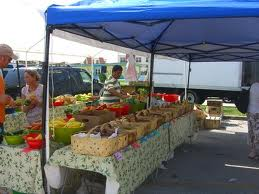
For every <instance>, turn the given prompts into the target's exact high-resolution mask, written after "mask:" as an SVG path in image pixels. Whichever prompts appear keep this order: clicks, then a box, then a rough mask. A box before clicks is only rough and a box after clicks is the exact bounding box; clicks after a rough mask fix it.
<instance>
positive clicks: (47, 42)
mask: <svg viewBox="0 0 259 194" xmlns="http://www.w3.org/2000/svg"><path fill="white" fill-rule="evenodd" d="M51 33H52V30H51V28H50V26H47V27H46V39H45V56H44V63H43V66H42V70H43V75H42V80H43V82H42V83H43V105H42V135H43V137H45V140H46V141H45V142H46V147H45V149H44V148H43V149H42V157H41V166H42V178H43V186H44V188H47V192H45V193H49V187H46V186H47V179H46V176H45V173H44V165H45V164H46V161H47V160H48V159H49V128H48V117H49V114H48V113H49V94H48V93H49V83H48V80H49V78H48V77H49V76H48V75H49V47H50V34H51Z"/></svg>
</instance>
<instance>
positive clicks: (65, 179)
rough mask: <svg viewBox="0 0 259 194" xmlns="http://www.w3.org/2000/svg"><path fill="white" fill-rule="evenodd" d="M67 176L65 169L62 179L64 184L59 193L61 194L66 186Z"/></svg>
mask: <svg viewBox="0 0 259 194" xmlns="http://www.w3.org/2000/svg"><path fill="white" fill-rule="evenodd" d="M67 175H68V168H65V178H64V184H63V186H62V187H61V191H60V193H61V194H63V192H64V189H65V186H66V181H67Z"/></svg>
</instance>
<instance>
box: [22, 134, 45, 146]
mask: <svg viewBox="0 0 259 194" xmlns="http://www.w3.org/2000/svg"><path fill="white" fill-rule="evenodd" d="M24 139H25V140H26V143H27V144H28V146H29V147H30V148H32V149H41V148H42V146H43V138H42V135H41V133H30V134H28V135H26V136H24Z"/></svg>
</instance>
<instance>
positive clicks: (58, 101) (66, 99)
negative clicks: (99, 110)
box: [53, 94, 76, 106]
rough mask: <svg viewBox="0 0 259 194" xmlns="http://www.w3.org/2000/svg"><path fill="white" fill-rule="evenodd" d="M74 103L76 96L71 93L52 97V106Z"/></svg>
mask: <svg viewBox="0 0 259 194" xmlns="http://www.w3.org/2000/svg"><path fill="white" fill-rule="evenodd" d="M74 103H76V98H75V97H74V96H72V95H68V94H66V95H64V96H57V97H56V98H54V102H53V106H63V105H69V104H74Z"/></svg>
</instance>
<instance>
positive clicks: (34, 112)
mask: <svg viewBox="0 0 259 194" xmlns="http://www.w3.org/2000/svg"><path fill="white" fill-rule="evenodd" d="M32 93H34V95H35V96H36V97H37V99H38V101H40V102H42V99H43V85H42V84H39V85H38V87H37V88H36V90H35V91H33V92H29V86H28V85H26V86H25V87H23V88H22V95H24V96H25V97H28V96H29V95H31V94H32ZM26 116H27V121H28V122H29V123H30V124H31V123H33V122H35V121H41V118H42V107H38V106H36V107H34V108H33V109H31V110H29V112H27V114H26Z"/></svg>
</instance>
